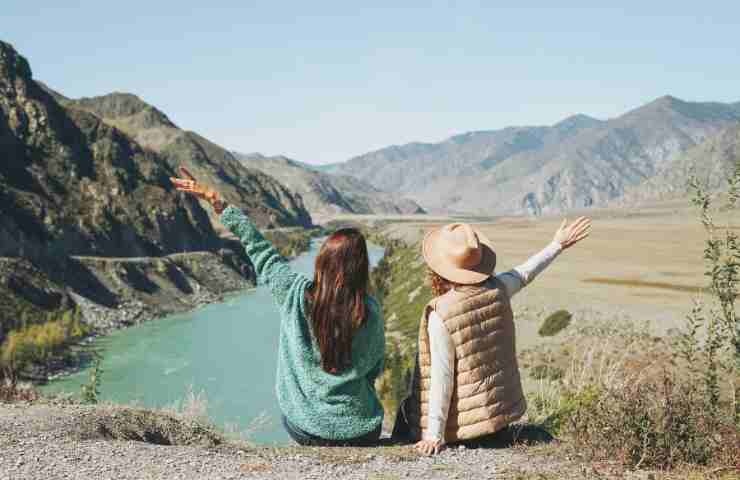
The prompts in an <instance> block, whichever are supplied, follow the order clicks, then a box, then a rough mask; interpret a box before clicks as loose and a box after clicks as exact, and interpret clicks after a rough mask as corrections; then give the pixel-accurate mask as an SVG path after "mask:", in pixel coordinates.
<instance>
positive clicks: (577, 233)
mask: <svg viewBox="0 0 740 480" xmlns="http://www.w3.org/2000/svg"><path fill="white" fill-rule="evenodd" d="M590 233H591V219H590V218H587V217H580V218H578V219H577V220H576V221H575V222H573V223H571V224H570V225H568V220H567V219H563V223H561V224H560V228H558V231H557V232H555V238H554V240H555V241H556V242H558V243H560V245H561V246H562V247H563V249H566V248H569V247H572V246H573V245H575V244H576V243H578V242H580V241H581V240H583V239H584V238H586V237H588V235H589V234H590Z"/></svg>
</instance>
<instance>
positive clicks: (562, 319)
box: [537, 310, 573, 337]
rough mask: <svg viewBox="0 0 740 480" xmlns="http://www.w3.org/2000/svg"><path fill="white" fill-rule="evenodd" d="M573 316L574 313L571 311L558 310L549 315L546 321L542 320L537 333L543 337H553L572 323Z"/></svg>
mask: <svg viewBox="0 0 740 480" xmlns="http://www.w3.org/2000/svg"><path fill="white" fill-rule="evenodd" d="M571 318H573V315H572V314H571V313H570V312H569V311H567V310H558V311H557V312H555V313H552V314H551V315H549V316H548V317H547V318H546V319H545V321H544V322H542V325H541V326H540V329H539V330H538V331H537V333H539V334H540V336H542V337H552V336H553V335H556V334H558V333H559V332H560V331H561V330H563V329H564V328H565V327H567V326H568V325H570V320H571Z"/></svg>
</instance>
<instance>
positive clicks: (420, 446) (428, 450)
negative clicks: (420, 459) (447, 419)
mask: <svg viewBox="0 0 740 480" xmlns="http://www.w3.org/2000/svg"><path fill="white" fill-rule="evenodd" d="M414 448H415V449H416V451H418V452H420V453H423V454H424V455H436V454H438V453H439V452H440V451H442V449H443V448H444V442H443V441H442V440H422V441H420V442H417V443H416V445H414Z"/></svg>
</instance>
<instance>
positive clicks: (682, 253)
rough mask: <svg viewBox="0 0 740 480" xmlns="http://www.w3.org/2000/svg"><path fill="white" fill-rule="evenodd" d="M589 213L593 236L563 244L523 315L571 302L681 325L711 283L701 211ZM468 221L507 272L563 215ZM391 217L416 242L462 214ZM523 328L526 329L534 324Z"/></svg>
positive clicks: (391, 231)
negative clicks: (570, 245) (564, 247)
mask: <svg viewBox="0 0 740 480" xmlns="http://www.w3.org/2000/svg"><path fill="white" fill-rule="evenodd" d="M584 214H586V215H589V216H591V217H592V218H593V227H592V234H591V236H590V237H589V238H588V239H586V240H584V241H583V242H582V243H580V244H578V245H577V246H575V247H573V248H572V249H570V250H567V251H565V252H564V253H563V254H562V255H561V256H560V257H559V258H558V259H557V260H556V261H555V262H554V263H553V264H552V265H551V266H550V267H549V268H548V270H547V271H545V272H544V273H543V274H542V275H541V276H540V277H538V278H537V279H536V281H535V282H534V283H532V284H531V285H530V286H529V287H528V288H527V289H526V290H524V291H523V292H522V293H521V294H520V295H519V296H518V297H517V298H516V299H515V302H514V307H515V310H516V311H517V312H518V313H519V315H520V316H524V317H528V316H532V315H534V316H535V317H537V318H539V317H541V316H543V315H547V314H549V313H551V312H553V311H555V310H558V309H566V310H569V311H571V312H574V313H575V314H576V317H578V316H580V315H579V313H580V314H588V315H598V316H600V317H603V318H607V319H610V318H613V319H614V321H620V319H625V318H626V319H630V320H632V321H635V322H637V323H648V324H649V325H650V326H651V329H652V330H653V333H655V334H661V333H664V332H665V331H666V330H667V329H669V328H675V327H678V326H680V325H681V324H682V322H683V319H684V317H685V315H686V313H687V312H689V310H690V309H691V306H692V303H693V298H695V297H697V296H700V295H702V291H703V289H704V288H705V286H706V284H707V282H706V277H705V276H704V262H703V258H702V252H703V249H704V239H705V232H704V230H703V227H702V226H701V224H700V223H699V221H698V219H697V216H696V213H695V212H694V211H693V210H692V209H691V208H689V207H687V206H686V203H683V202H682V203H672V204H670V203H668V204H659V205H654V206H651V207H646V208H641V209H632V210H621V209H619V210H617V209H615V210H593V211H589V212H586V213H584ZM578 215H580V213H578V212H576V213H573V214H571V215H569V219H571V220H572V219H575V218H576V217H577V216H578ZM463 220H464V221H468V222H471V223H474V224H475V225H476V227H477V228H479V229H481V231H483V232H484V234H485V235H487V236H488V237H489V238H490V239H491V241H492V242H493V244H494V246H495V248H496V253H497V254H498V266H497V271H504V270H506V269H509V268H511V267H513V266H514V265H516V264H518V263H521V262H523V261H525V260H526V259H527V258H528V256H529V255H531V254H533V253H535V252H537V251H538V250H539V249H540V248H542V247H544V246H545V245H546V244H547V243H548V242H549V241H550V240H551V238H552V235H553V233H554V232H555V230H556V229H557V227H558V225H559V223H560V221H561V218H559V217H544V218H539V219H528V218H506V217H504V218H494V219H490V220H485V221H484V220H481V219H463ZM722 220H727V219H726V218H725V219H722ZM386 221H388V222H389V223H388V224H387V226H386V227H385V233H386V234H388V235H390V236H392V237H396V238H403V239H405V240H406V241H409V242H414V241H418V240H420V239H421V238H422V236H423V233H424V232H425V231H427V230H429V229H432V228H435V227H437V226H439V225H441V224H444V223H447V222H448V221H460V219H456V218H454V217H450V218H447V219H442V218H439V217H437V218H432V219H428V220H424V221H420V217H413V218H408V219H405V220H404V221H399V220H398V219H395V220H393V219H386ZM736 223H738V222H736ZM735 228H738V225H737V224H736V225H735ZM533 327H534V326H532V328H533ZM519 328H520V331H522V330H524V331H522V332H521V333H523V334H524V336H528V335H527V330H529V329H530V328H528V327H527V326H526V325H520V326H519ZM520 337H521V335H520ZM525 343H528V342H525Z"/></svg>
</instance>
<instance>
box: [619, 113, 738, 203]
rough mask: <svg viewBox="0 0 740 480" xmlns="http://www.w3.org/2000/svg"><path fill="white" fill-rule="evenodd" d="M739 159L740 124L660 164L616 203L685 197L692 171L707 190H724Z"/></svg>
mask: <svg viewBox="0 0 740 480" xmlns="http://www.w3.org/2000/svg"><path fill="white" fill-rule="evenodd" d="M738 162H740V125H735V126H732V127H730V128H727V129H726V130H723V131H721V132H720V133H718V134H717V135H714V136H712V137H709V138H708V139H706V140H705V141H703V142H702V143H700V144H698V145H696V146H695V147H692V148H690V149H689V150H687V151H686V152H684V153H683V154H681V155H679V156H678V158H676V159H675V160H674V161H672V162H670V163H668V164H666V165H664V166H662V167H661V168H660V169H659V171H658V173H657V174H656V175H654V176H653V177H651V178H649V179H648V180H646V181H645V182H643V183H641V184H639V185H637V186H635V187H631V188H629V189H627V190H626V191H625V193H624V195H623V196H622V197H620V198H619V199H618V201H617V202H615V203H617V204H618V205H621V206H629V205H634V204H639V203H644V202H649V201H654V200H666V199H673V198H681V197H685V196H686V192H687V185H688V183H689V179H690V177H691V175H692V174H693V175H696V177H697V179H699V180H700V181H701V182H702V183H704V184H705V185H707V186H708V188H709V189H710V190H724V189H726V188H727V178H728V177H729V176H730V175H731V174H732V172H733V171H734V168H737V167H736V165H738Z"/></svg>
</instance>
